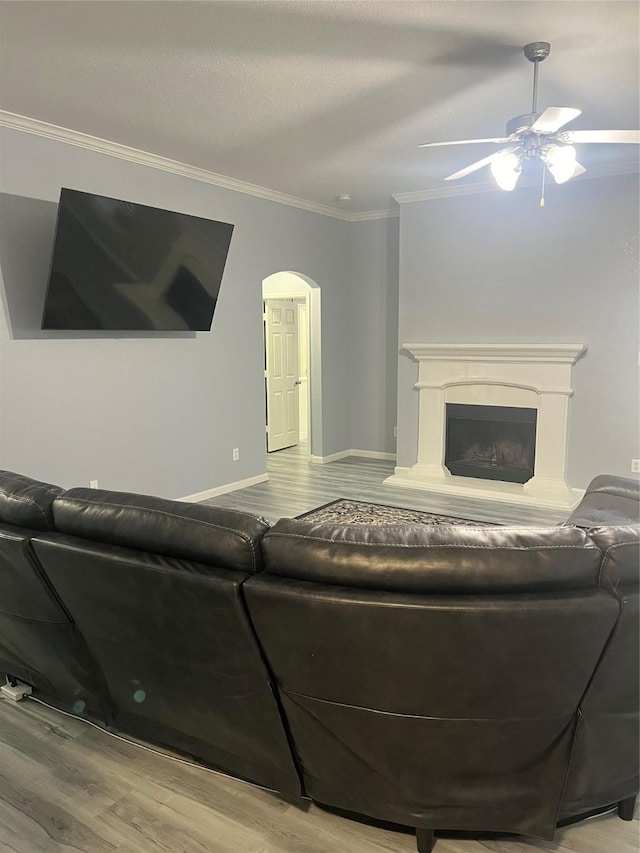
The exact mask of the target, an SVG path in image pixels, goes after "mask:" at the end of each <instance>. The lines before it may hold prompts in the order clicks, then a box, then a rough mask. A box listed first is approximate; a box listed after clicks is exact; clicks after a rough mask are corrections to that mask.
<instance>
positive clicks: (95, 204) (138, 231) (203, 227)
mask: <svg viewBox="0 0 640 853" xmlns="http://www.w3.org/2000/svg"><path fill="white" fill-rule="evenodd" d="M232 233H233V225H230V224H229V223H227V222H216V221H214V220H211V219H203V218H201V217H199V216H191V215H188V214H185V213H175V212H173V211H169V210H160V209H159V208H155V207H148V206H147V205H143V204H134V203H133V202H129V201H119V200H117V199H113V198H106V197H104V196H97V195H92V194H90V193H84V192H78V191H77V190H69V189H64V188H63V189H62V191H61V193H60V203H59V205H58V220H57V225H56V233H55V240H54V245H53V254H52V258H51V269H50V274H49V284H48V288H47V295H46V298H45V305H44V314H43V317H42V328H43V329H87V330H99V329H103V330H114V331H144V330H156V331H157V330H162V331H194V332H196V331H207V330H209V329H210V328H211V323H212V320H213V312H214V310H215V307H216V301H217V298H218V292H219V290H220V283H221V281H222V274H223V271H224V267H225V263H226V260H227V254H228V252H229V244H230V242H231V235H232Z"/></svg>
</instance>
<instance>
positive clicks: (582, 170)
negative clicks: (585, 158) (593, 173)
mask: <svg viewBox="0 0 640 853" xmlns="http://www.w3.org/2000/svg"><path fill="white" fill-rule="evenodd" d="M586 171H587V170H586V169H585V167H584V166H581V165H580V163H578V161H577V160H576V167H575V169H574V170H573V175H571V178H577V177H578V175H584V173H585V172H586ZM571 178H570V179H569V180H571Z"/></svg>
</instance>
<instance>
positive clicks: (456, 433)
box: [444, 403, 537, 483]
mask: <svg viewBox="0 0 640 853" xmlns="http://www.w3.org/2000/svg"><path fill="white" fill-rule="evenodd" d="M536 416H537V412H536V410H535V409H524V408H517V407H513V406H475V405H473V406H472V405H460V404H458V403H447V433H446V444H445V457H444V464H445V465H446V466H447V468H448V469H449V471H451V473H452V474H455V475H457V476H459V477H478V478H480V479H484V480H505V481H506V482H508V483H526V482H527V480H530V479H531V477H533V468H534V462H535V449H536Z"/></svg>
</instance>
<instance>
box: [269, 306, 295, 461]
mask: <svg viewBox="0 0 640 853" xmlns="http://www.w3.org/2000/svg"><path fill="white" fill-rule="evenodd" d="M264 304H265V313H264V335H265V356H266V359H265V361H266V364H265V368H266V369H265V388H266V396H267V451H268V452H269V453H271V451H273V450H282V449H283V448H284V447H293V445H295V444H297V443H298V441H299V438H300V437H299V421H298V418H299V414H298V388H299V385H300V380H299V377H298V320H297V309H296V304H295V302H294V301H293V299H267V300H265V303H264Z"/></svg>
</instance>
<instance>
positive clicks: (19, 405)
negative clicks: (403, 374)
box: [0, 129, 350, 497]
mask: <svg viewBox="0 0 640 853" xmlns="http://www.w3.org/2000/svg"><path fill="white" fill-rule="evenodd" d="M1 133H2V137H1V139H0V142H1V145H2V172H1V176H0V177H1V182H0V190H1V191H2V193H5V194H8V195H11V196H14V197H18V198H17V199H15V198H14V199H6V198H5V199H3V202H4V204H3V212H4V213H5V215H4V216H3V217H2V220H0V270H1V272H2V278H3V281H2V283H1V284H2V285H3V286H2V293H3V317H2V318H0V319H1V320H2V322H1V329H0V333H1V339H0V394H1V408H0V465H2V467H4V468H10V469H14V470H18V471H20V472H22V473H24V474H27V475H30V476H33V477H37V478H40V479H44V480H50V481H52V482H55V483H59V484H61V485H63V486H67V487H68V486H72V485H88V483H89V481H90V480H92V479H97V480H98V481H99V483H100V486H101V487H105V488H114V489H123V490H133V491H140V492H148V493H152V494H157V495H163V496H167V497H180V496H184V495H188V494H193V493H197V492H200V491H203V490H206V489H210V488H214V487H217V486H220V485H223V484H226V483H232V482H236V481H239V480H243V479H245V478H248V477H253V476H256V475H259V474H262V473H263V472H264V471H265V470H266V462H265V426H264V394H263V352H262V347H263V343H262V297H261V283H262V280H263V279H264V278H265V277H266V276H268V275H270V274H271V273H274V272H277V271H279V270H295V271H297V272H301V273H303V274H305V275H307V276H309V277H310V278H312V279H313V280H314V281H315V282H317V284H318V285H319V286H320V287H321V290H322V320H323V365H322V376H323V399H324V411H323V429H322V433H323V447H322V453H323V454H324V455H328V454H331V453H335V452H338V451H340V450H344V449H345V448H347V447H349V446H350V410H349V388H348V385H349V376H348V372H347V371H345V369H344V365H345V364H347V363H348V361H349V355H350V353H349V334H348V319H349V294H348V281H347V277H348V268H349V254H348V237H349V234H348V225H347V223H345V222H342V221H339V220H335V219H332V218H330V217H326V216H322V215H318V214H313V213H308V212H306V211H301V210H298V209H295V208H292V207H288V206H286V205H281V204H277V203H274V202H270V201H266V200H263V199H258V198H255V197H252V196H248V195H245V194H241V193H237V192H233V191H230V190H225V189H221V188H219V187H215V186H212V185H210V184H205V183H202V182H199V181H196V180H192V179H189V178H186V177H183V176H179V175H175V174H171V173H169V172H164V171H161V170H158V169H153V168H151V167H147V166H143V165H140V164H136V163H131V162H128V161H125V160H122V159H118V158H116V157H109V156H107V155H103V154H99V153H96V152H92V151H88V150H85V149H82V148H79V147H76V146H73V145H66V144H64V143H60V142H56V141H53V140H48V139H45V138H41V137H38V136H35V135H31V134H26V133H20V132H18V131H12V130H8V129H2V131H1ZM61 186H65V187H70V188H72V189H80V190H84V191H87V192H95V193H98V194H102V195H108V196H112V197H116V198H123V199H129V200H132V201H137V202H140V203H142V204H149V205H153V206H156V207H164V208H170V209H174V210H178V211H183V212H186V213H191V214H195V215H198V216H204V217H209V218H212V219H221V220H223V221H226V222H232V223H234V224H235V226H236V227H235V232H234V235H233V239H232V243H231V250H230V253H229V259H228V262H227V267H226V270H225V275H224V279H223V284H222V288H221V291H220V297H219V300H218V306H217V309H216V315H215V318H214V323H213V330H212V332H211V333H197V334H193V335H189V334H181V335H164V336H152V335H147V336H146V337H139V336H129V337H126V336H120V337H115V336H111V337H109V336H108V335H101V336H97V335H95V336H87V335H86V334H85V335H84V337H83V336H80V335H76V336H73V335H72V334H71V333H56V334H54V333H43V332H41V331H40V330H39V321H40V312H41V305H42V298H43V294H44V287H45V284H46V275H47V270H48V262H49V252H50V248H51V237H52V234H53V227H54V218H55V207H56V203H57V200H58V197H59V193H60V187H61ZM7 205H8V208H7ZM7 209H9V210H10V211H13V212H15V214H16V219H17V220H20V222H21V224H22V226H23V227H22V228H17V227H16V225H17V223H16V222H15V221H13V218H12V217H7V216H6V212H7ZM233 447H238V448H240V460H239V461H238V462H235V463H234V462H232V460H231V451H232V448H233Z"/></svg>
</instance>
